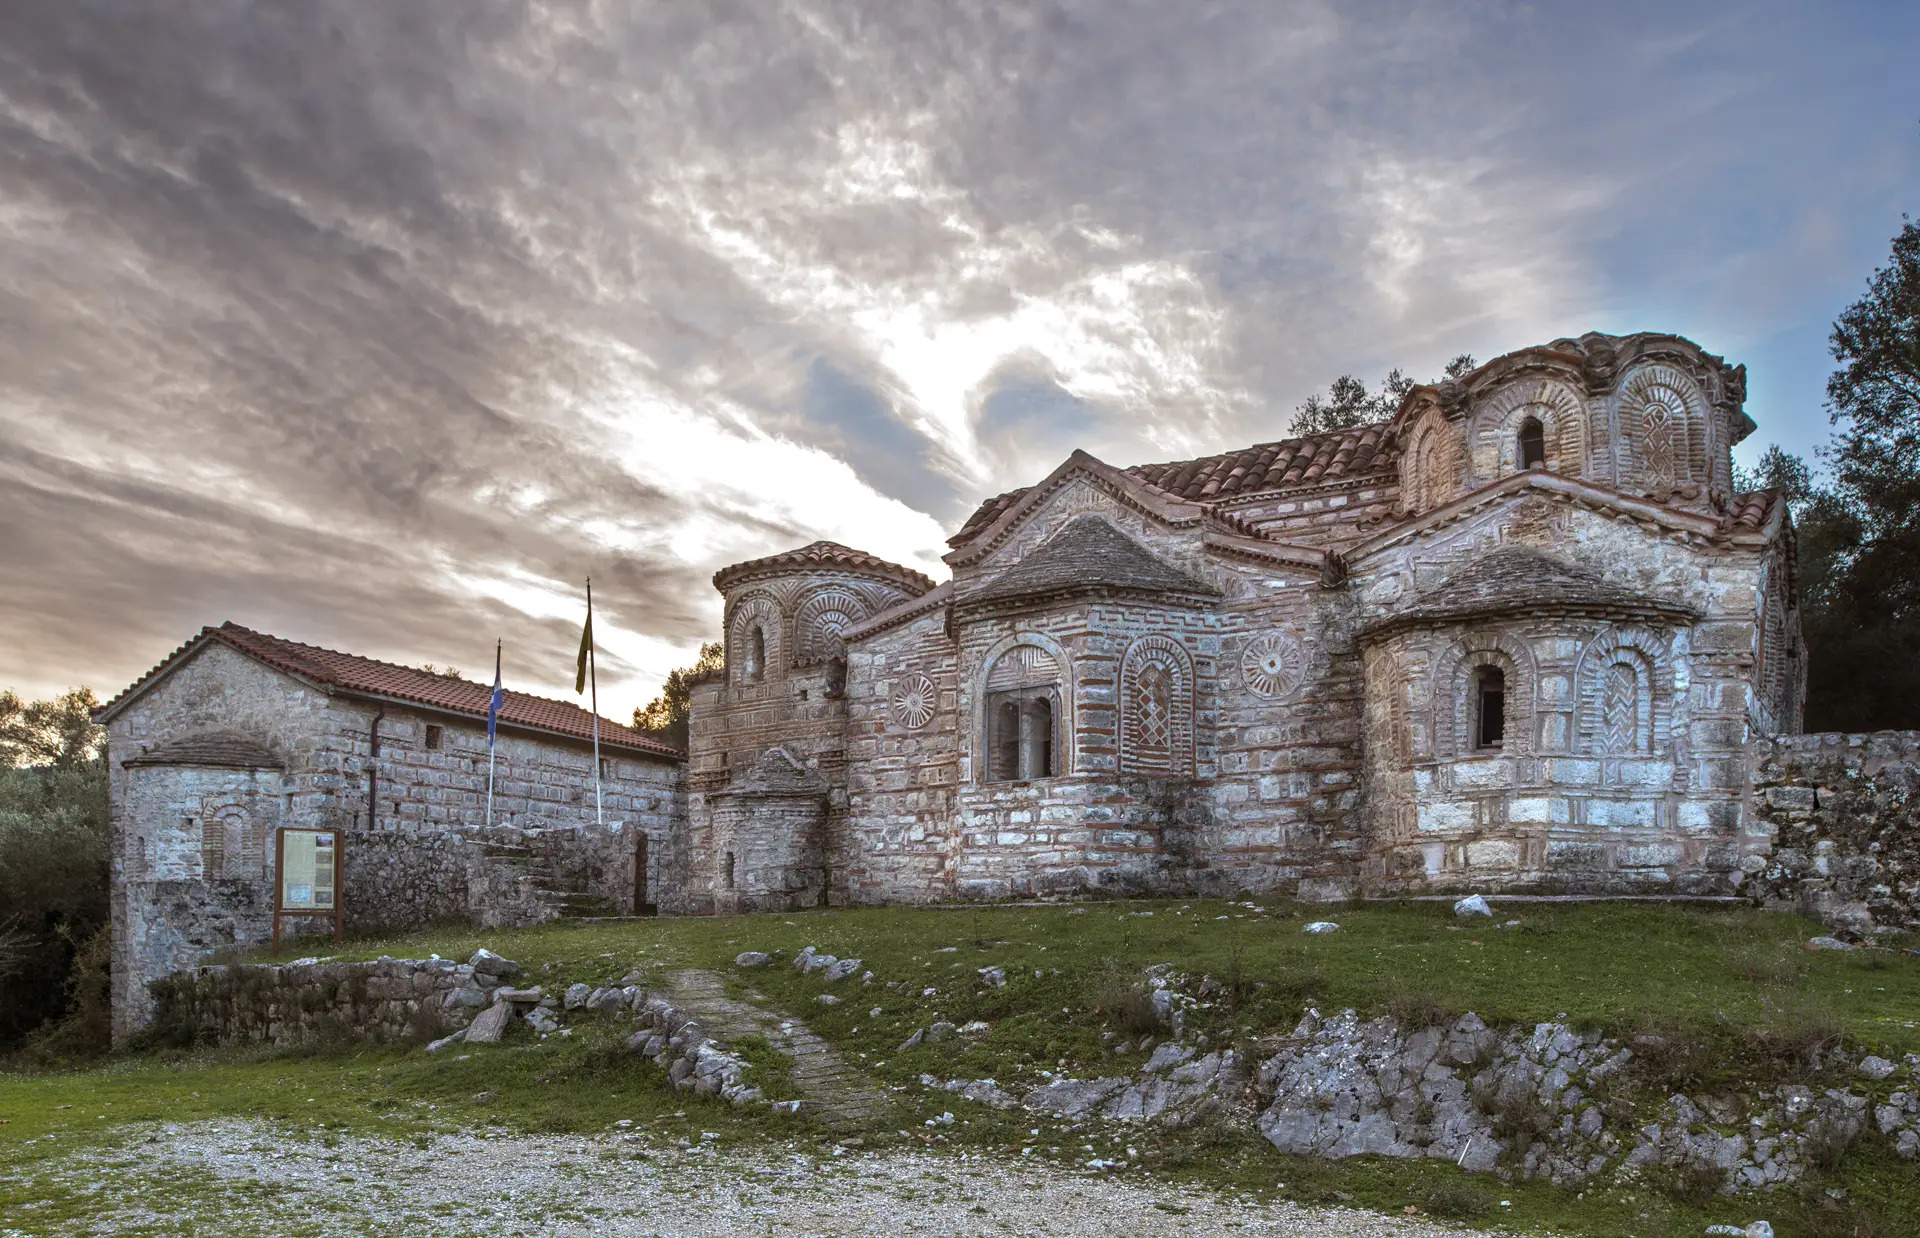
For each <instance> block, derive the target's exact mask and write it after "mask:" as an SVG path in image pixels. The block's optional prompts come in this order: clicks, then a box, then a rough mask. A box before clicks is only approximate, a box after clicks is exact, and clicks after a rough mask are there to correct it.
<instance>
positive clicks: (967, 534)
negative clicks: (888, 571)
mask: <svg viewBox="0 0 1920 1238" xmlns="http://www.w3.org/2000/svg"><path fill="white" fill-rule="evenodd" d="M1396 442H1397V440H1396V438H1395V436H1394V432H1393V427H1392V426H1391V425H1390V424H1387V423H1382V424H1379V425H1371V426H1356V427H1354V428H1353V429H1351V430H1333V431H1330V432H1328V433H1326V434H1309V435H1306V436H1304V437H1302V438H1289V439H1281V440H1280V441H1278V442H1274V443H1255V444H1254V445H1253V446H1251V447H1242V448H1240V449H1239V450H1237V451H1228V452H1223V453H1221V454H1220V455H1217V456H1201V457H1200V458H1199V459H1197V460H1173V461H1169V462H1167V463H1165V464H1136V465H1134V466H1133V467H1132V468H1129V469H1126V470H1124V471H1125V472H1127V473H1130V474H1132V475H1133V476H1135V477H1137V478H1139V479H1140V480H1141V481H1144V482H1146V483H1147V484H1148V485H1150V486H1153V487H1155V488H1156V489H1159V490H1163V491H1165V492H1166V493H1168V494H1170V495H1172V496H1173V497H1175V498H1178V499H1185V500H1186V501H1188V502H1199V503H1212V502H1218V501H1221V500H1225V499H1230V498H1233V497H1235V496H1237V495H1242V494H1259V493H1262V492H1265V491H1269V490H1285V489H1289V488H1291V487H1295V486H1321V485H1332V484H1334V483H1336V482H1343V481H1352V480H1357V479H1360V478H1364V477H1372V476H1374V475H1376V474H1384V475H1391V474H1392V471H1393V466H1394V461H1395V459H1396V458H1397V454H1398V453H1397V448H1396V445H1395V444H1396ZM1031 489H1032V487H1031V486H1023V487H1022V488H1020V489H1018V490H1009V491H1007V492H1006V493H1005V494H996V495H994V496H993V497H992V498H990V499H988V500H987V501H986V502H984V503H982V504H980V506H979V507H977V508H975V509H974V511H973V514H972V515H971V516H968V517H967V522H966V523H965V524H963V525H961V526H960V531H959V532H957V533H955V534H954V535H953V536H952V537H950V538H948V539H947V545H949V546H963V545H965V544H966V543H967V542H969V541H972V540H973V538H974V536H975V535H976V534H978V533H979V532H980V531H981V530H982V529H984V528H986V527H987V526H988V525H990V524H992V523H993V522H994V521H996V520H998V519H999V518H1000V517H1001V515H1002V514H1004V513H1005V512H1006V510H1007V509H1008V508H1010V507H1012V506H1013V505H1014V504H1015V503H1018V502H1019V501H1020V500H1021V499H1023V498H1025V497H1026V496H1027V492H1028V491H1029V490H1031ZM1216 514H1217V515H1220V516H1222V517H1223V518H1224V517H1225V516H1226V513H1216ZM1256 536H1257V535H1256Z"/></svg>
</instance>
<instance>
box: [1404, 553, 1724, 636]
mask: <svg viewBox="0 0 1920 1238" xmlns="http://www.w3.org/2000/svg"><path fill="white" fill-rule="evenodd" d="M1568 610H1572V611H1596V610H1598V611H1607V612H1611V613H1620V614H1627V615H1632V616H1635V617H1640V618H1649V619H1656V620H1667V621H1672V620H1687V619H1691V618H1693V617H1694V612H1693V610H1692V609H1691V608H1690V607H1687V606H1684V605H1681V604H1680V603H1678V602H1669V601H1666V600H1664V599H1661V598H1654V597H1649V596H1647V595H1645V594H1641V593H1634V592H1633V591H1631V590H1628V589H1622V588H1620V587H1619V586H1617V585H1611V584H1608V583H1607V582H1606V581H1603V580H1601V579H1600V578H1599V577H1598V576H1595V575H1593V574H1592V573H1590V572H1588V571H1586V570H1585V569H1584V568H1577V567H1574V566H1572V565H1570V564H1566V563H1562V562H1560V561H1559V560H1557V559H1552V558H1549V557H1547V556H1546V555H1544V554H1541V553H1540V552H1539V551H1537V550H1530V549H1526V548H1524V547H1519V546H1509V547H1503V548H1502V549H1499V550H1493V551H1489V552H1488V553H1486V554H1484V555H1481V556H1479V557H1478V558H1476V559H1474V560H1473V561H1472V562H1470V563H1468V564H1467V565H1466V566H1464V567H1462V568H1460V570H1458V571H1456V572H1455V573H1454V574H1453V575H1451V576H1449V577H1447V579H1445V580H1444V581H1442V582H1440V583H1439V584H1438V585H1435V586H1434V587H1433V588H1431V589H1428V590H1426V591H1425V592H1424V593H1421V594H1419V595H1418V596H1416V597H1415V598H1414V599H1413V604H1412V605H1411V606H1409V607H1407V608H1406V609H1405V610H1403V611H1400V612H1399V613H1397V614H1394V615H1391V616H1388V617H1386V618H1383V619H1382V620H1380V621H1379V622H1377V623H1374V624H1370V625H1368V631H1369V632H1380V631H1385V630H1388V629H1391V628H1397V627H1402V626H1405V625H1407V624H1409V623H1436V622H1446V621H1450V620H1457V619H1469V618H1476V617H1482V616H1492V615H1513V614H1527V613H1532V612H1541V613H1550V612H1553V611H1568Z"/></svg>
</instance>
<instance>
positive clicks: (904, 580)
mask: <svg viewBox="0 0 1920 1238" xmlns="http://www.w3.org/2000/svg"><path fill="white" fill-rule="evenodd" d="M787 568H797V569H800V570H805V569H807V568H827V569H838V570H840V571H843V572H859V573H862V574H864V575H868V576H879V577H881V578H883V579H885V580H890V581H892V582H893V583H895V584H897V585H900V586H901V587H903V588H905V589H906V590H907V591H908V592H910V593H914V594H921V593H925V592H926V591H927V590H929V589H931V588H933V577H931V576H928V575H926V574H925V573H922V572H916V571H914V570H913V569H912V568H910V567H902V566H901V565H900V564H898V563H893V562H890V561H888V560H886V559H882V558H880V557H879V556H878V555H870V554H868V553H867V552H866V551H864V550H855V549H854V548H853V547H851V546H842V545H841V544H840V543H839V542H828V541H818V542H812V543H809V544H808V545H805V546H802V547H800V548H799V549H798V550H783V551H781V552H780V553H779V554H777V555H767V556H766V557H765V558H761V559H749V560H747V561H746V562H745V563H734V564H730V565H728V566H727V567H723V568H721V569H720V570H719V571H717V572H715V573H714V574H713V587H714V588H716V589H719V590H722V591H724V590H725V589H726V588H727V587H728V586H729V585H731V584H732V583H733V582H735V581H737V580H741V579H744V578H745V577H748V576H752V575H754V574H756V573H759V572H768V571H780V570H783V569H787Z"/></svg>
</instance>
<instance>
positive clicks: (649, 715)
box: [633, 640, 726, 748]
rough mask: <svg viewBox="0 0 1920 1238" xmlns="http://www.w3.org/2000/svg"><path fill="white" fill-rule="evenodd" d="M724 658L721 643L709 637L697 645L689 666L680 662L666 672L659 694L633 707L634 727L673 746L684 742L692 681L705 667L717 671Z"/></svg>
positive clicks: (724, 654) (691, 694)
mask: <svg viewBox="0 0 1920 1238" xmlns="http://www.w3.org/2000/svg"><path fill="white" fill-rule="evenodd" d="M725 662H726V652H725V648H724V646H722V645H721V643H720V642H719V641H717V640H716V641H708V642H706V643H705V644H703V645H701V646H700V656H699V658H697V659H696V660H695V661H694V664H693V665H692V666H683V667H681V668H680V669H678V670H675V671H671V672H669V673H668V675H667V682H666V683H665V684H663V685H661V690H660V695H659V696H656V697H654V698H653V700H652V701H650V702H648V703H647V706H646V707H645V708H644V709H636V710H634V711H633V725H634V726H635V728H637V729H639V730H642V731H647V732H649V733H651V734H652V735H654V736H656V737H657V738H659V739H662V740H665V741H666V742H667V743H669V744H672V745H673V746H674V747H676V748H685V747H686V746H687V713H688V711H689V709H690V708H691V706H692V704H693V681H694V680H695V679H696V678H698V677H699V676H701V675H703V674H705V673H706V672H708V671H717V670H719V669H720V668H721V667H722V666H723V665H725Z"/></svg>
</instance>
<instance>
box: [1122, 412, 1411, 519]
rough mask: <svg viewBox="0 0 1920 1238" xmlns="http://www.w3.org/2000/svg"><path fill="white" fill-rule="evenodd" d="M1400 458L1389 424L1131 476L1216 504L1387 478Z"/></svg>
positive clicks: (1143, 468)
mask: <svg viewBox="0 0 1920 1238" xmlns="http://www.w3.org/2000/svg"><path fill="white" fill-rule="evenodd" d="M1396 454H1397V447H1396V443H1395V439H1394V435H1393V431H1392V427H1391V426H1389V425H1384V424H1383V425H1371V426H1356V427H1354V428H1353V429H1351V430H1334V431H1331V432H1329V433H1326V434H1309V435H1307V436H1306V437H1304V438H1289V439H1281V440H1280V441H1279V442H1277V443H1255V444H1254V445H1253V446H1251V447H1242V448H1241V449H1240V450H1238V451H1229V452H1225V453H1223V454H1221V455H1217V456H1202V457H1200V458H1199V459H1198V460H1175V461H1172V462H1171V463H1168V464H1136V465H1134V466H1133V467H1132V468H1130V469H1128V470H1127V472H1129V473H1131V474H1133V475H1134V476H1135V477H1138V478H1139V479H1140V480H1142V481H1144V482H1147V483H1149V484H1151V485H1154V486H1158V487H1159V488H1160V489H1162V490H1165V491H1167V492H1168V493H1169V494H1173V495H1177V496H1178V497H1180V498H1183V499H1187V500H1189V501H1198V502H1214V501H1218V500H1222V499H1228V498H1232V497H1233V496H1235V495H1239V494H1257V493H1259V492H1261V491H1266V490H1283V489H1288V488H1290V487H1294V486H1315V485H1319V486H1324V485H1331V484H1332V483H1334V482H1340V481H1348V480H1351V479H1354V478H1360V477H1368V476H1372V475H1373V474H1375V473H1387V472H1390V471H1391V470H1392V468H1393V462H1394V458H1395V456H1396Z"/></svg>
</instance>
